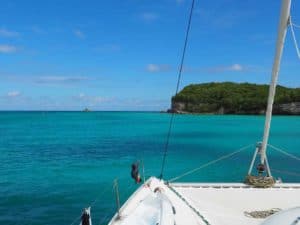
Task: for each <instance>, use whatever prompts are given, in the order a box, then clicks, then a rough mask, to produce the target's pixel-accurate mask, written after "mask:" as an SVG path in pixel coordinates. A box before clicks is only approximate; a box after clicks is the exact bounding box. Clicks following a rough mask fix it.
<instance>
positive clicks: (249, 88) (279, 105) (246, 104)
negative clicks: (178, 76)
mask: <svg viewBox="0 0 300 225" xmlns="http://www.w3.org/2000/svg"><path fill="white" fill-rule="evenodd" d="M268 90H269V86H268V85H258V84H251V83H232V82H223V83H203V84H191V85H188V86H186V87H185V88H183V90H181V91H180V92H179V93H178V94H177V95H176V96H173V97H172V109H171V110H173V111H175V112H190V113H220V114H262V113H264V111H265V109H266V105H267V98H268ZM287 104H289V105H291V107H292V108H293V109H291V110H289V109H288V108H289V105H287ZM299 104H300V88H287V87H283V86H277V89H276V97H275V103H274V111H273V112H274V113H275V114H300V109H299V108H298V107H300V105H299ZM295 110H296V111H295ZM297 110H299V112H298V111H297Z"/></svg>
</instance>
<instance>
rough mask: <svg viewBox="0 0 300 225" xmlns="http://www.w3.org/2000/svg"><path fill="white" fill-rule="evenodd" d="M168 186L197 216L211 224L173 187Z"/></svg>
mask: <svg viewBox="0 0 300 225" xmlns="http://www.w3.org/2000/svg"><path fill="white" fill-rule="evenodd" d="M168 188H169V189H170V190H171V191H173V192H174V194H175V195H177V197H179V198H180V199H181V200H182V201H183V202H184V203H185V204H186V205H187V206H188V207H189V208H190V209H191V210H192V211H193V212H194V213H196V215H197V216H199V218H200V219H201V220H202V221H203V222H204V223H205V225H211V224H210V223H209V221H208V220H207V219H206V218H205V217H204V216H203V215H202V214H201V213H200V212H199V211H198V210H197V209H196V208H195V207H193V206H192V205H191V204H190V203H189V202H188V201H187V200H186V199H185V198H184V197H183V196H182V195H181V194H179V192H177V191H176V190H175V189H174V188H173V187H171V186H168Z"/></svg>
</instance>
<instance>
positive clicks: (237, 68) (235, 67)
mask: <svg viewBox="0 0 300 225" xmlns="http://www.w3.org/2000/svg"><path fill="white" fill-rule="evenodd" d="M227 69H228V70H229V71H242V70H244V67H243V66H241V65H240V64H233V65H232V66H229V67H228V68H227Z"/></svg>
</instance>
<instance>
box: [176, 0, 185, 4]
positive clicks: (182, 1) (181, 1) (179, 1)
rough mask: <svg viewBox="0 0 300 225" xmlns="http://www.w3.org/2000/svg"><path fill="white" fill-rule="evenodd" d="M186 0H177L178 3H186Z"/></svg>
mask: <svg viewBox="0 0 300 225" xmlns="http://www.w3.org/2000/svg"><path fill="white" fill-rule="evenodd" d="M184 1H185V0H176V3H177V4H182V3H184Z"/></svg>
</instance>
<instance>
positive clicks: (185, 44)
mask: <svg viewBox="0 0 300 225" xmlns="http://www.w3.org/2000/svg"><path fill="white" fill-rule="evenodd" d="M194 5H195V0H192V5H191V10H190V15H189V20H188V25H187V29H186V34H185V40H184V45H183V51H182V55H181V61H180V67H179V71H178V79H177V85H176V91H175V96H176V95H177V94H178V91H179V85H180V81H181V76H182V70H183V63H184V59H185V52H186V48H187V44H188V38H189V33H190V28H191V23H192V17H193V11H194ZM174 115H175V113H174V112H173V111H172V112H171V118H170V123H169V129H168V133H167V139H166V144H165V149H164V154H163V160H162V165H161V172H160V176H159V178H160V179H162V178H163V173H164V168H165V163H166V157H167V152H168V148H169V142H170V137H171V131H172V127H173V121H174Z"/></svg>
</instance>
